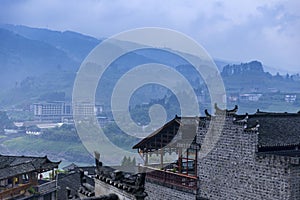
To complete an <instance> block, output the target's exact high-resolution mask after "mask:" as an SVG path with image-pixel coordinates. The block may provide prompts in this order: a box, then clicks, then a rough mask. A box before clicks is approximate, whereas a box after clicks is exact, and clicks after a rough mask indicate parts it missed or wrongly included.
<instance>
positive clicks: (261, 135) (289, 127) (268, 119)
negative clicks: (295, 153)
mask: <svg viewBox="0 0 300 200" xmlns="http://www.w3.org/2000/svg"><path fill="white" fill-rule="evenodd" d="M238 117H239V118H244V117H245V115H244V116H238ZM256 123H258V124H259V127H258V145H259V146H261V147H268V146H289V145H300V113H268V112H260V111H258V112H257V113H255V114H253V115H248V120H247V126H248V127H252V126H254V125H255V124H256Z"/></svg>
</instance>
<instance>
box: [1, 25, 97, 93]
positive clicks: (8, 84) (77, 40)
mask: <svg viewBox="0 0 300 200" xmlns="http://www.w3.org/2000/svg"><path fill="white" fill-rule="evenodd" d="M0 40H1V44H0V86H1V88H12V87H15V86H17V85H18V84H20V82H21V81H23V80H24V79H25V78H26V77H32V76H40V75H42V74H45V73H48V72H53V71H57V72H59V71H71V72H76V71H77V70H78V68H79V65H80V63H81V62H82V60H83V59H84V58H85V57H86V56H87V54H88V53H89V52H90V51H91V50H92V49H93V48H94V47H95V46H96V45H97V44H98V43H99V42H100V41H99V40H97V39H95V38H92V37H88V36H84V35H81V34H79V33H75V32H70V31H66V32H59V31H51V30H47V29H37V28H29V27H26V26H14V25H0Z"/></svg>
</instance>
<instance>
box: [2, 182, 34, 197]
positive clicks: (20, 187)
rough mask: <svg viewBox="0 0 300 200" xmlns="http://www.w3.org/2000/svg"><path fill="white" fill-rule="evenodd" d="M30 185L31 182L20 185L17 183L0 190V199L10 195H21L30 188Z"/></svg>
mask: <svg viewBox="0 0 300 200" xmlns="http://www.w3.org/2000/svg"><path fill="white" fill-rule="evenodd" d="M31 186H32V183H27V184H22V185H17V186H15V187H13V188H8V189H5V190H2V191H0V199H9V198H11V197H15V196H18V195H21V194H22V193H23V191H24V193H25V191H26V190H27V189H28V188H30V187H31Z"/></svg>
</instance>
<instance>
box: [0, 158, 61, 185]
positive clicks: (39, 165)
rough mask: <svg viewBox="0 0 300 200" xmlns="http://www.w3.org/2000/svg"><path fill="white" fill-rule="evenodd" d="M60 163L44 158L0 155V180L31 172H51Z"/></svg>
mask: <svg viewBox="0 0 300 200" xmlns="http://www.w3.org/2000/svg"><path fill="white" fill-rule="evenodd" d="M59 163H60V162H52V161H50V160H49V159H48V158H47V157H46V156H45V157H31V156H5V155H0V180H1V179H5V178H9V177H12V176H14V175H17V174H23V173H26V172H31V171H42V170H51V169H53V168H57V167H58V165H59Z"/></svg>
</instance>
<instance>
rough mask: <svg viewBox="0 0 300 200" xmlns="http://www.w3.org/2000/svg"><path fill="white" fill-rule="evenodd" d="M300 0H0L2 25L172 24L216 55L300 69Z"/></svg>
mask: <svg viewBox="0 0 300 200" xmlns="http://www.w3.org/2000/svg"><path fill="white" fill-rule="evenodd" d="M299 9H300V1H299V0H230V1H218V0H193V1H182V0H172V1H168V2H167V1H166V2H164V1H161V0H160V1H159V0H144V1H143V0H105V1H103V0H0V23H10V24H21V25H27V26H31V27H42V28H49V29H53V30H61V31H64V30H72V31H76V32H80V33H83V34H87V35H91V36H94V37H97V38H101V37H109V36H111V35H113V34H117V33H119V32H121V31H125V30H128V29H133V28H140V27H149V26H155V27H164V28H171V29H174V30H177V31H180V32H182V33H185V34H187V35H188V36H190V37H192V38H194V39H195V40H196V41H198V42H199V43H200V44H201V45H202V46H203V47H204V48H205V49H206V50H207V51H208V53H209V54H210V55H211V56H212V57H214V58H221V59H224V60H229V61H243V62H247V61H250V60H254V59H256V60H259V61H261V62H263V63H264V64H265V65H268V66H272V67H274V68H278V69H281V70H284V71H289V72H300V56H299V52H300V33H299V32H300V12H299Z"/></svg>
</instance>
